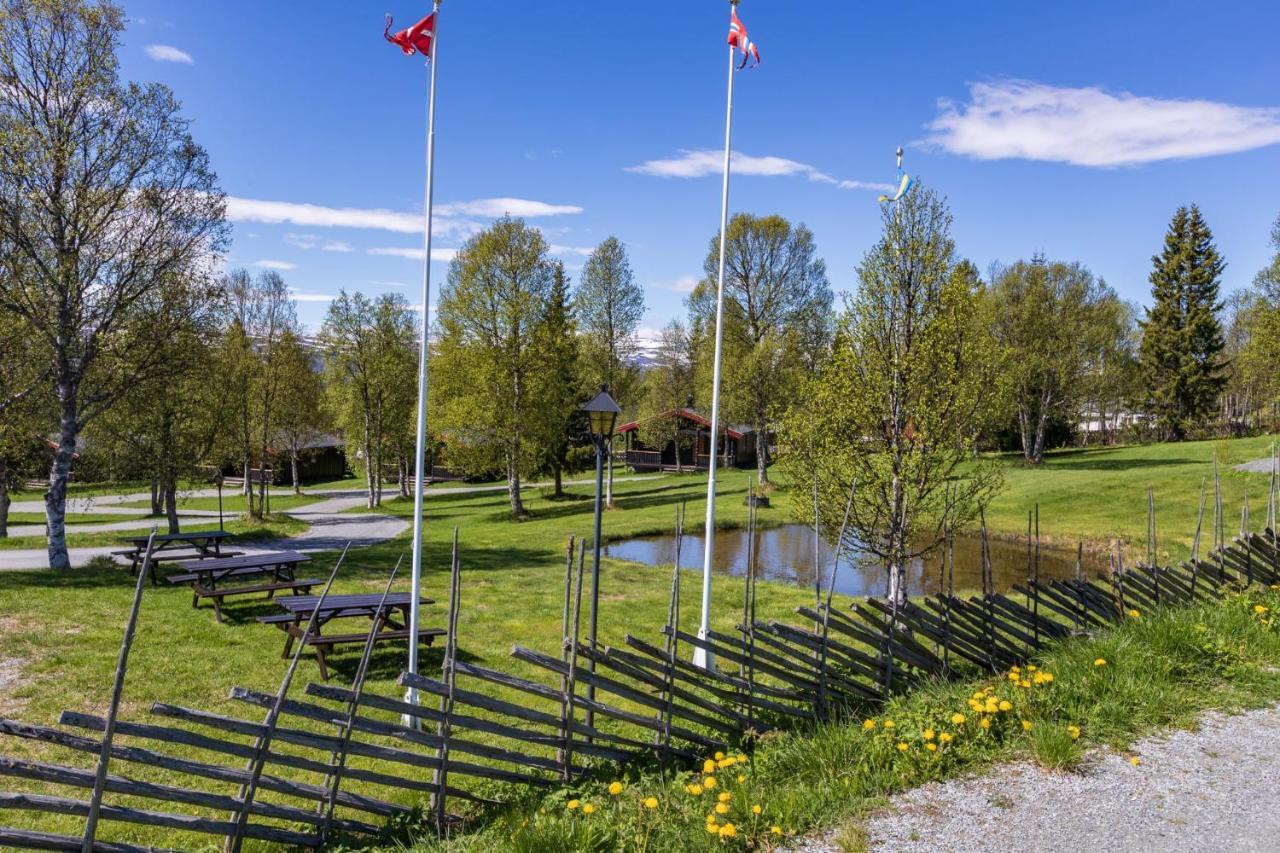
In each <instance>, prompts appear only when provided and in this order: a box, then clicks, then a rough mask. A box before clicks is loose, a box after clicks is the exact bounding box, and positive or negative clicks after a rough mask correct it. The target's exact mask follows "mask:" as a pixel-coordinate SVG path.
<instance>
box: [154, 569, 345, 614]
mask: <svg viewBox="0 0 1280 853" xmlns="http://www.w3.org/2000/svg"><path fill="white" fill-rule="evenodd" d="M310 560H311V558H310V557H308V556H307V555H306V554H300V553H298V552H297V551H272V552H269V553H266V554H248V555H242V556H236V557H220V558H212V559H204V560H188V561H186V562H183V563H179V564H178V568H179V569H182V572H181V573H180V574H176V575H173V576H171V577H169V578H167V580H168V581H169V583H172V584H181V583H189V584H191V606H192V607H199V606H200V599H202V598H207V599H209V600H210V601H212V602H213V614H214V618H216V619H217V620H218V621H219V622H221V621H222V604H223V599H225V598H226V597H228V596H232V595H252V594H254V593H259V592H265V593H266V594H267V598H272V597H273V596H274V595H275V594H276V592H277V591H279V590H286V589H287V590H291V591H292V592H294V593H295V594H302V593H307V592H310V591H311V587H313V586H318V585H320V584H321V583H323V581H321V580H320V579H319V578H298V577H296V576H295V571H296V568H297V566H298V565H299V564H301V563H306V562H309V561H310Z"/></svg>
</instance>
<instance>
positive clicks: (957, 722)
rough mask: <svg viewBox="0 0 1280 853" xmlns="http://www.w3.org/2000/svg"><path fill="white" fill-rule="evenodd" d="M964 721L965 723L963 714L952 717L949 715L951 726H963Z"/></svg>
mask: <svg viewBox="0 0 1280 853" xmlns="http://www.w3.org/2000/svg"><path fill="white" fill-rule="evenodd" d="M964 721H965V716H964V714H952V715H951V722H952V724H953V725H957V726H962V725H964Z"/></svg>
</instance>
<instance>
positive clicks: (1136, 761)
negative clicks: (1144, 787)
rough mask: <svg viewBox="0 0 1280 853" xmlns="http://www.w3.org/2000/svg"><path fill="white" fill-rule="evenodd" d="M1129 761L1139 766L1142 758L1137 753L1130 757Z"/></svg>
mask: <svg viewBox="0 0 1280 853" xmlns="http://www.w3.org/2000/svg"><path fill="white" fill-rule="evenodd" d="M1129 763H1130V764H1132V765H1133V766H1134V767H1137V766H1138V765H1139V764H1141V763H1142V759H1141V758H1139V757H1138V756H1136V755H1135V756H1134V757H1133V758H1130V759H1129Z"/></svg>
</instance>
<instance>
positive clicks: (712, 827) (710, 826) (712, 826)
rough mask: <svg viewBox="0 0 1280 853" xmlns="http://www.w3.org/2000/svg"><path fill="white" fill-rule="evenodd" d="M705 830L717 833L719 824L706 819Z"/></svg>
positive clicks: (713, 833)
mask: <svg viewBox="0 0 1280 853" xmlns="http://www.w3.org/2000/svg"><path fill="white" fill-rule="evenodd" d="M707 832H709V833H711V834H712V835H719V834H720V825H719V824H717V823H716V822H715V821H707Z"/></svg>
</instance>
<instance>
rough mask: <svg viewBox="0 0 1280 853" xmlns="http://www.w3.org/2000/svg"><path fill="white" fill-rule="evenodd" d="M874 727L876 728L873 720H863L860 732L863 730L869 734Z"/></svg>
mask: <svg viewBox="0 0 1280 853" xmlns="http://www.w3.org/2000/svg"><path fill="white" fill-rule="evenodd" d="M875 727H876V721H875V720H863V721H862V730H863V731H864V732H869V731H871V730H872V729H874V728H875Z"/></svg>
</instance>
